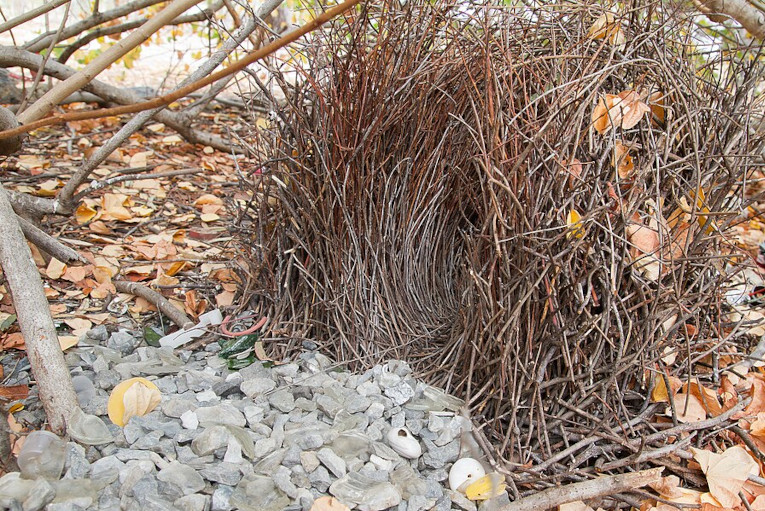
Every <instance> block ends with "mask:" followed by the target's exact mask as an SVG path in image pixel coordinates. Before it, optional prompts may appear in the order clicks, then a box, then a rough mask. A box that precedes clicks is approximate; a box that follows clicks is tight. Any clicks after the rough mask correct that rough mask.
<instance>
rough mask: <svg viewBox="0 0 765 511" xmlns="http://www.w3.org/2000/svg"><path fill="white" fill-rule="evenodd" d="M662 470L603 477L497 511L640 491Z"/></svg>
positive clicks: (535, 510) (530, 510)
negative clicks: (639, 489)
mask: <svg viewBox="0 0 765 511" xmlns="http://www.w3.org/2000/svg"><path fill="white" fill-rule="evenodd" d="M663 470H664V467H657V468H652V469H649V470H641V471H640V472H632V473H629V474H618V475H615V476H604V477H599V478H597V479H593V480H591V481H583V482H581V483H573V484H567V485H565V486H561V487H558V488H550V489H549V490H545V491H542V492H539V493H536V494H534V495H530V496H528V497H524V498H522V499H520V500H516V501H515V502H512V503H511V504H509V505H507V506H504V507H502V508H500V511H540V510H542V509H551V508H554V507H558V506H560V505H561V504H566V503H568V502H574V501H577V500H586V499H593V498H596V497H604V496H607V495H613V494H615V493H621V492H624V491H629V490H633V489H635V488H642V487H643V486H647V485H649V484H651V483H655V482H656V481H658V480H659V479H660V478H661V472H662V471H663Z"/></svg>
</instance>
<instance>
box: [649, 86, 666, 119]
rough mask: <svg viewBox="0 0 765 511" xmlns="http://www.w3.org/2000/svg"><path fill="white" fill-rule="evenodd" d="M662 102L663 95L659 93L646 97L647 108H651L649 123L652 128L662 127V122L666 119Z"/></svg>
mask: <svg viewBox="0 0 765 511" xmlns="http://www.w3.org/2000/svg"><path fill="white" fill-rule="evenodd" d="M664 100H665V96H664V94H663V93H662V92H659V91H656V92H654V93H652V94H651V95H650V96H648V106H649V107H650V108H651V121H652V124H653V125H654V126H662V125H664V120H665V119H666V112H665V110H664Z"/></svg>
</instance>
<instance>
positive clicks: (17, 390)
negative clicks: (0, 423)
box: [0, 385, 29, 420]
mask: <svg viewBox="0 0 765 511" xmlns="http://www.w3.org/2000/svg"><path fill="white" fill-rule="evenodd" d="M28 395H29V387H28V386H26V385H0V402H5V403H10V402H11V401H21V400H22V399H26V398H27V396H28ZM0 420H2V419H0Z"/></svg>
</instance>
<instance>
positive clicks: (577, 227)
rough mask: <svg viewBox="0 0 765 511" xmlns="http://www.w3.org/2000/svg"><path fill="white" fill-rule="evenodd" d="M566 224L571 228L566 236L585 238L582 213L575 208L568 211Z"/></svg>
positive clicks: (569, 237)
mask: <svg viewBox="0 0 765 511" xmlns="http://www.w3.org/2000/svg"><path fill="white" fill-rule="evenodd" d="M566 225H567V226H568V228H569V232H567V233H566V238H568V239H571V238H583V237H584V224H583V223H582V215H580V214H579V212H578V211H577V210H575V209H572V210H571V211H569V212H568V216H566Z"/></svg>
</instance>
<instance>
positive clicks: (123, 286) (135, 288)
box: [113, 280, 194, 328]
mask: <svg viewBox="0 0 765 511" xmlns="http://www.w3.org/2000/svg"><path fill="white" fill-rule="evenodd" d="M113 283H114V287H115V288H116V289H117V291H119V292H120V293H129V294H131V295H136V296H140V297H141V298H143V299H144V300H147V301H148V302H151V304H152V305H154V306H155V307H157V309H159V311H160V312H161V313H162V314H164V315H165V316H167V317H168V318H170V321H172V322H173V323H175V324H176V325H178V326H179V327H181V328H185V327H187V326H190V325H193V324H194V322H193V321H191V319H189V317H188V316H187V315H186V314H185V313H184V312H183V311H182V310H180V309H178V308H177V307H176V306H175V305H173V304H172V303H170V301H169V300H168V299H167V298H165V297H164V296H162V295H161V294H159V293H157V292H156V291H154V290H153V289H150V288H148V287H146V286H144V285H143V284H139V283H138V282H130V281H127V280H115V281H113Z"/></svg>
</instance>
